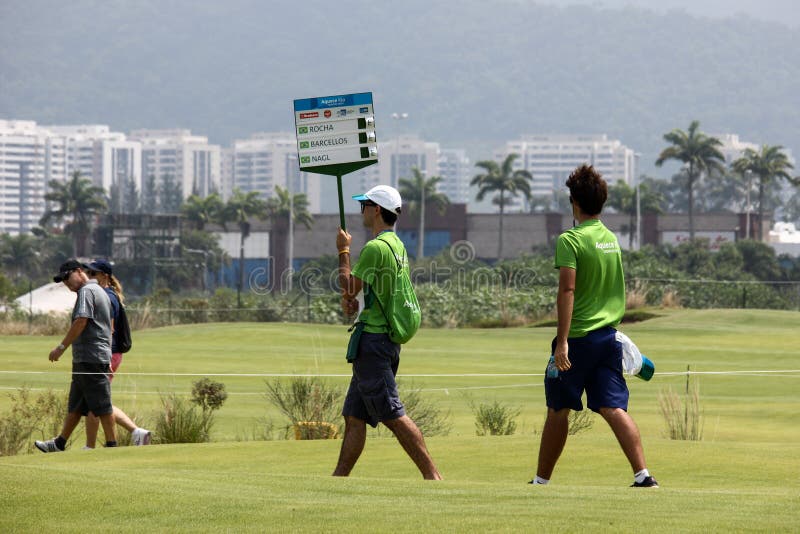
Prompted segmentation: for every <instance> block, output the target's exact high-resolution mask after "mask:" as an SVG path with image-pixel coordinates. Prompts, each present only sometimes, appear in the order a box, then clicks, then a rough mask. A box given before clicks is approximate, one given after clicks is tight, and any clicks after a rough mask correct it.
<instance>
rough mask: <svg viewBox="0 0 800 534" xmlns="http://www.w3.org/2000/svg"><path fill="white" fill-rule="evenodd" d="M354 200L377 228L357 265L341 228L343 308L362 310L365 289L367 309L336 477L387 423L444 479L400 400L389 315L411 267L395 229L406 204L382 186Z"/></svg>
mask: <svg viewBox="0 0 800 534" xmlns="http://www.w3.org/2000/svg"><path fill="white" fill-rule="evenodd" d="M353 198H354V199H355V200H358V201H359V202H360V203H361V213H362V217H363V223H364V226H365V227H367V228H369V229H370V230H371V231H372V235H373V236H374V239H372V240H371V241H369V242H367V244H366V245H364V248H363V249H362V250H361V254H360V255H359V259H358V262H357V263H356V264H355V265H354V266H353V267H352V269H351V267H350V243H351V240H352V237H351V236H350V234H348V233H347V232H346V231H345V230H342V229H341V228H340V229H339V233H338V234H337V236H336V247H337V249H338V251H339V285H340V286H341V288H342V308H343V309H344V311H345V313H346V314H348V315H353V314H354V313H356V312H357V311H359V307H360V306H359V301H358V296H359V294H361V293H362V292H363V302H364V308H363V309H362V310H360V313H359V316H358V321H357V322H356V324H355V325H354V330H355V331H354V333H353V336H352V338H351V340H350V346H349V347H348V354H347V359H348V361H350V362H352V364H353V378H352V379H351V381H350V389H349V390H348V392H347V397H346V398H345V401H344V407H343V408H342V415H343V416H344V420H345V431H344V439H343V441H342V448H341V452H340V453H339V461H338V463H337V464H336V469H335V470H334V472H333V475H334V476H347V475H349V474H350V472H351V471H352V469H353V467H354V466H355V464H356V462H357V461H358V458H359V456H361V452H362V451H363V450H364V444H365V442H366V437H367V423H369V424H370V426H372V427H373V428H374V427H376V426H378V423H379V422H381V423H383V424H384V425H386V426H387V427H388V428H389V429H390V430H391V431H392V432H393V433H394V435H395V436H396V437H397V440H398V441H399V442H400V444H401V445H402V446H403V449H404V450H405V451H406V453H407V454H408V455H409V456H410V457H411V459H412V460H413V461H414V463H415V464H416V466H417V468H418V469H419V470H420V472H421V473H422V476H423V477H424V478H425V479H426V480H441V478H442V476H441V475H440V474H439V471H438V470H437V469H436V465H435V464H434V463H433V460H432V459H431V456H430V454H429V453H428V449H427V447H426V445H425V440H424V438H423V436H422V432H420V430H419V428H418V427H417V425H416V424H415V423H414V421H413V420H412V419H411V418H410V417H408V416H407V415H406V412H405V408H404V407H403V403H402V402H401V401H400V397H399V394H398V391H397V383H396V382H395V375H396V374H397V368H398V366H399V364H400V345H399V344H398V343H394V342H393V341H392V340H391V339H390V335H389V333H388V332H389V330H390V323H389V318H388V317H386V315H385V313H384V310H387V303H388V301H389V299H390V296H391V294H392V290H393V287H394V286H393V283H392V280H393V279H394V278H395V277H396V273H397V269H398V268H401V269H408V263H407V262H408V260H407V255H406V251H405V247H404V245H403V242H402V241H400V239H399V238H398V237H397V235H396V234H395V233H394V225H395V223H396V222H397V216H398V215H399V214H400V210H401V204H402V201H401V198H400V193H398V191H397V190H396V189H395V188H393V187H389V186H386V185H379V186H376V187H373V188H372V189H370V190H369V191H367V192H366V193H364V194H363V195H358V196H355V197H353ZM381 303H383V304H381ZM389 313H391V309H390V308H389Z"/></svg>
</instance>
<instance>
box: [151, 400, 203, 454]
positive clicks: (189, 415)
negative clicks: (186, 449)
mask: <svg viewBox="0 0 800 534" xmlns="http://www.w3.org/2000/svg"><path fill="white" fill-rule="evenodd" d="M161 407H162V410H161V411H160V412H159V413H157V414H156V417H155V421H156V424H155V440H156V441H157V442H158V443H206V442H208V441H211V437H210V432H211V426H212V423H213V421H214V414H213V412H212V411H211V410H202V409H200V408H198V407H197V406H195V405H194V404H193V403H192V402H191V401H189V400H186V399H184V398H181V397H179V396H178V395H176V394H175V393H170V394H169V395H162V396H161Z"/></svg>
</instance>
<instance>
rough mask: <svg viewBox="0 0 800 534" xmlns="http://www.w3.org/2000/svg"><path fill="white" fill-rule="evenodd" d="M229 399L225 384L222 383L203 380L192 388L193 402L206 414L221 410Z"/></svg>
mask: <svg viewBox="0 0 800 534" xmlns="http://www.w3.org/2000/svg"><path fill="white" fill-rule="evenodd" d="M227 398H228V393H226V392H225V384H223V383H222V382H214V381H212V380H211V379H209V378H202V379H200V380H198V381H197V382H195V383H194V385H193V386H192V402H193V403H195V404H196V405H198V406H200V408H202V409H203V411H204V412H206V411H211V410H219V409H220V408H221V407H222V404H223V403H224V402H225V399H227Z"/></svg>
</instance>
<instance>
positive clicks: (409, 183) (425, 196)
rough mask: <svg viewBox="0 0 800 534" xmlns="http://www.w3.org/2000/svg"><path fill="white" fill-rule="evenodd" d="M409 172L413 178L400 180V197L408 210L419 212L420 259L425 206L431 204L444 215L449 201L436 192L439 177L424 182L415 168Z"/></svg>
mask: <svg viewBox="0 0 800 534" xmlns="http://www.w3.org/2000/svg"><path fill="white" fill-rule="evenodd" d="M411 172H413V173H414V177H413V178H411V179H408V178H400V181H399V184H400V196H401V197H403V198H404V199H405V200H406V204H407V205H408V207H409V209H410V210H419V239H418V240H417V259H420V258H422V257H424V256H425V206H426V205H427V204H432V205H434V206H436V207H437V209H438V210H439V213H444V212H445V210H447V206H448V205H449V204H450V199H448V198H447V195H445V194H444V193H439V192H438V191H436V186H437V185H438V184H439V182H441V181H442V177H441V176H431V177H430V178H429V179H427V180H426V179H425V174H424V173H423V172H422V171H420V170H419V169H418V168H417V167H414V168H412V169H411Z"/></svg>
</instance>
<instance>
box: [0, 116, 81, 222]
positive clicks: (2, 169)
mask: <svg viewBox="0 0 800 534" xmlns="http://www.w3.org/2000/svg"><path fill="white" fill-rule="evenodd" d="M65 178H66V161H65V150H64V139H63V138H62V137H58V136H55V135H53V134H52V133H51V132H49V131H48V130H46V129H44V128H42V127H40V126H37V125H36V122H34V121H14V120H0V233H10V234H13V235H16V234H20V233H24V232H28V231H30V230H31V229H32V228H34V227H36V226H38V224H39V219H41V217H42V215H44V212H45V200H44V196H45V194H46V192H47V183H48V182H49V181H50V180H62V181H63V180H64V179H65Z"/></svg>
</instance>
